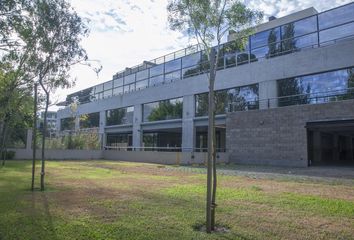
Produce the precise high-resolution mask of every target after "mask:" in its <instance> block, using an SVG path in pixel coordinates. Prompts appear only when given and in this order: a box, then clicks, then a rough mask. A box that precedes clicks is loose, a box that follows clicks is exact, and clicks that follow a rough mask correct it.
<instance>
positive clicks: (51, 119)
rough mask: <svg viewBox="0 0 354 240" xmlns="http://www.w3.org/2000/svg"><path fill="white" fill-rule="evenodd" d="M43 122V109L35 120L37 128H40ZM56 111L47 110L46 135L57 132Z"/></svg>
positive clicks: (52, 134)
mask: <svg viewBox="0 0 354 240" xmlns="http://www.w3.org/2000/svg"><path fill="white" fill-rule="evenodd" d="M43 123H44V111H42V112H40V114H39V118H38V121H37V124H38V126H37V127H38V128H39V129H42V128H43ZM56 125H57V112H55V111H48V112H47V134H48V136H54V135H55V134H56V133H57V126H56Z"/></svg>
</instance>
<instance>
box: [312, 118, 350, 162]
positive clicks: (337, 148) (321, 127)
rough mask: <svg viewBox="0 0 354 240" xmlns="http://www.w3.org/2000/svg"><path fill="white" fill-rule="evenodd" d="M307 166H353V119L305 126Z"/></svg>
mask: <svg viewBox="0 0 354 240" xmlns="http://www.w3.org/2000/svg"><path fill="white" fill-rule="evenodd" d="M306 128H307V137H308V141H307V144H308V159H309V165H310V166H311V165H322V166H323V165H333V166H354V119H351V120H337V121H318V122H309V123H307V124H306Z"/></svg>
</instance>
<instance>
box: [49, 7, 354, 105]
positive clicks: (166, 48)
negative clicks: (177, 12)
mask: <svg viewBox="0 0 354 240" xmlns="http://www.w3.org/2000/svg"><path fill="white" fill-rule="evenodd" d="M244 2H245V3H246V4H247V5H248V6H249V7H250V8H252V9H257V10H262V11H263V12H264V13H265V17H267V16H270V15H273V16H276V17H282V16H284V15H287V14H290V13H293V12H296V11H300V10H302V9H305V8H308V7H312V6H313V7H315V8H316V9H317V10H318V11H319V12H321V11H324V10H327V9H330V8H334V7H336V6H340V5H343V4H345V3H349V2H352V0H244ZM71 4H72V6H73V7H74V9H75V10H76V11H77V12H78V13H79V15H80V16H81V17H82V18H83V19H84V20H85V21H86V22H87V25H88V27H89V28H90V36H89V37H88V38H86V39H84V41H83V42H82V45H83V47H84V48H85V49H86V50H87V52H88V54H89V57H90V59H97V60H100V61H101V64H102V66H103V69H102V71H101V73H100V74H99V76H96V74H95V73H94V72H93V71H92V70H90V69H89V68H87V67H84V66H76V67H74V68H73V70H72V72H71V75H72V77H73V78H76V85H75V86H74V87H73V88H71V89H65V90H58V91H57V92H56V94H55V97H54V98H53V100H54V101H55V100H58V99H59V100H64V99H65V97H66V95H67V94H69V93H72V92H75V91H78V90H81V89H84V88H87V87H90V86H93V85H95V84H98V83H102V82H104V81H107V80H110V79H111V78H112V75H113V74H115V73H116V72H118V71H121V70H123V69H124V68H125V67H129V66H135V65H137V64H140V63H142V62H143V61H144V60H151V59H154V58H156V57H159V56H162V55H165V54H168V53H169V52H173V51H175V50H178V49H181V48H184V47H186V46H187V45H189V44H193V43H194V41H193V40H192V39H189V38H188V37H186V36H183V35H182V34H181V33H179V32H174V31H171V30H169V28H168V24H167V11H166V5H167V0H104V1H102V0H71Z"/></svg>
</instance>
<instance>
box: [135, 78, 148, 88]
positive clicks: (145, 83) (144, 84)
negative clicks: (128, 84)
mask: <svg viewBox="0 0 354 240" xmlns="http://www.w3.org/2000/svg"><path fill="white" fill-rule="evenodd" d="M148 85H149V80H143V81H139V82H136V89H137V90H139V89H143V88H147V87H148Z"/></svg>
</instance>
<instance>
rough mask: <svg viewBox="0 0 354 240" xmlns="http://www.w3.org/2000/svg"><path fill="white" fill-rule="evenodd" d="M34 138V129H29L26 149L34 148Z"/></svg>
mask: <svg viewBox="0 0 354 240" xmlns="http://www.w3.org/2000/svg"><path fill="white" fill-rule="evenodd" d="M32 138H33V131H32V129H27V138H26V150H31V149H32Z"/></svg>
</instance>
